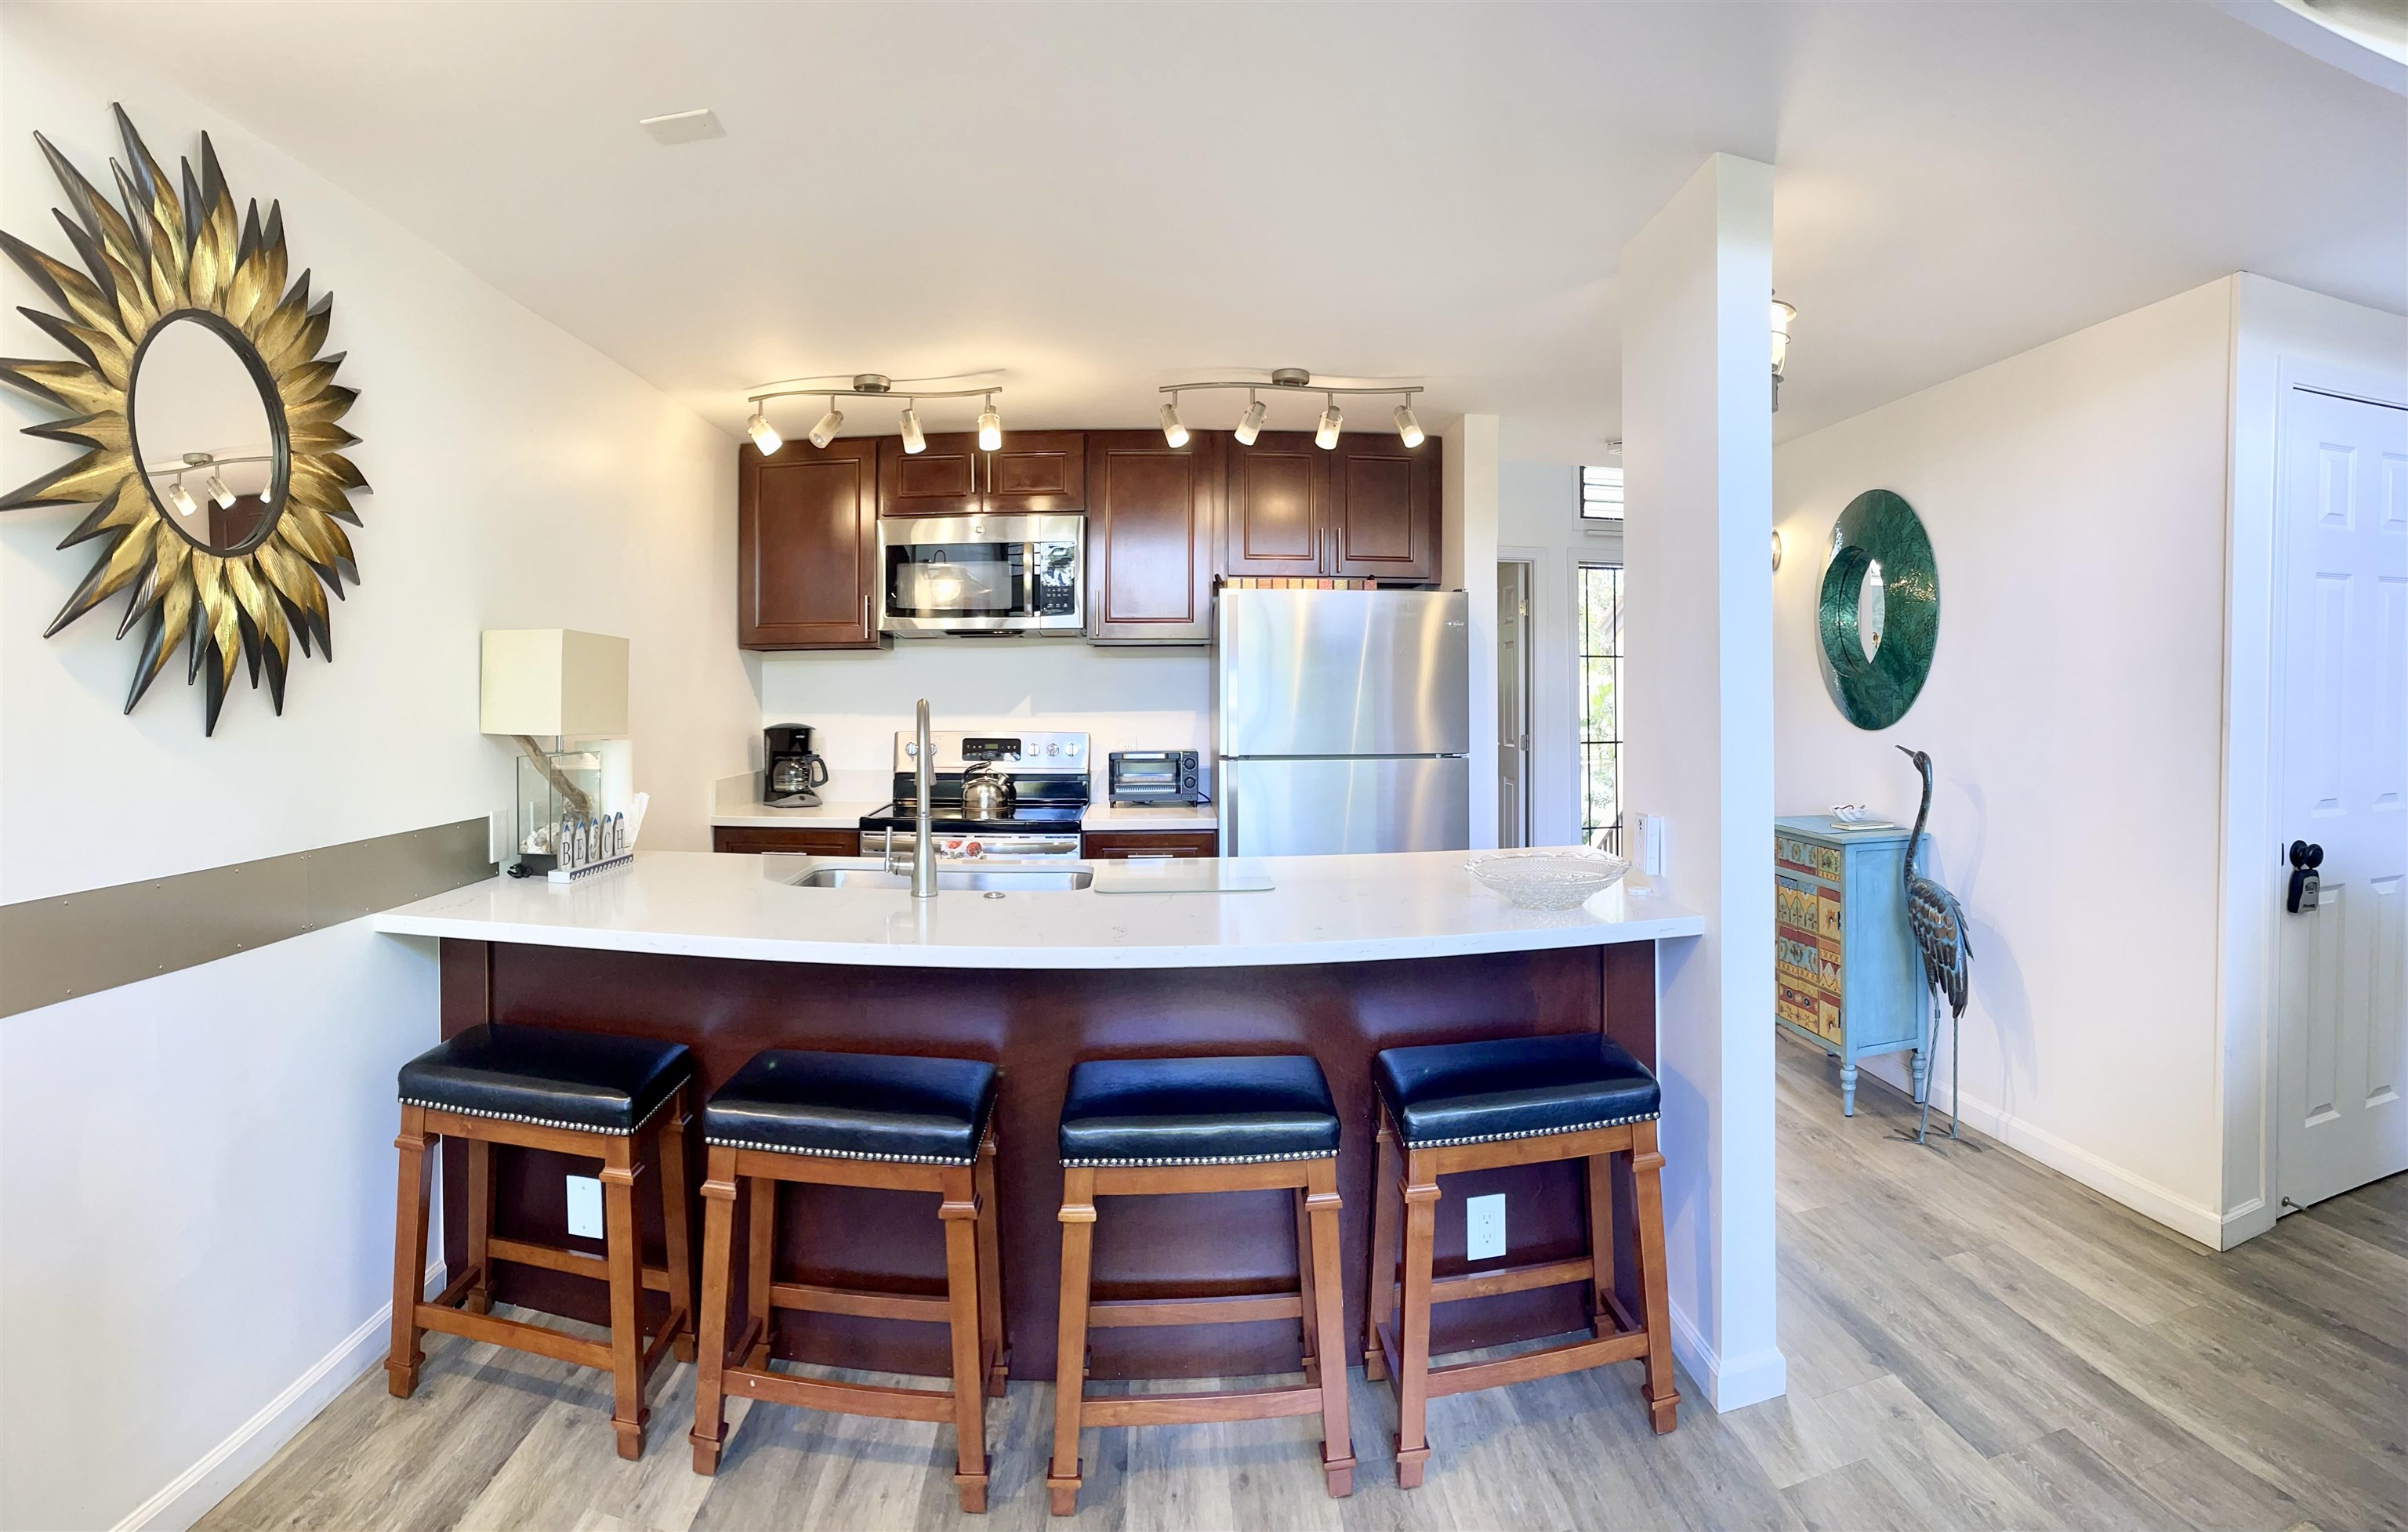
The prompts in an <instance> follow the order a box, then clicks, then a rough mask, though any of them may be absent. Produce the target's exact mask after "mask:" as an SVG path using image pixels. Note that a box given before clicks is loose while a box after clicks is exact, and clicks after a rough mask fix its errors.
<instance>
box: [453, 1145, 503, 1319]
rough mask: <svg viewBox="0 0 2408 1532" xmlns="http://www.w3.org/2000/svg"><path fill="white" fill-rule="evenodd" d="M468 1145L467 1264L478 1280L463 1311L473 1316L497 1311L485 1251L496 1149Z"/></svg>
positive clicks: (490, 1261)
mask: <svg viewBox="0 0 2408 1532" xmlns="http://www.w3.org/2000/svg"><path fill="white" fill-rule="evenodd" d="M457 1141H458V1140H456V1139H455V1140H454V1142H457ZM467 1143H468V1264H469V1265H470V1266H472V1267H475V1268H476V1271H477V1280H476V1281H474V1282H472V1283H470V1284H469V1287H468V1292H467V1296H466V1297H465V1298H463V1299H462V1300H461V1304H460V1307H461V1308H463V1309H465V1310H467V1311H468V1312H470V1313H472V1314H488V1313H491V1312H493V1310H494V1263H493V1258H492V1256H491V1255H489V1254H488V1253H487V1251H486V1246H487V1243H488V1242H489V1241H490V1240H491V1239H492V1238H493V1237H494V1146H493V1145H491V1144H489V1143H487V1142H485V1140H484V1139H482V1138H470V1139H469V1140H467Z"/></svg>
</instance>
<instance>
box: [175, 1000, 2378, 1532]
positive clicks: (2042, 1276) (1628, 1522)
mask: <svg viewBox="0 0 2408 1532" xmlns="http://www.w3.org/2000/svg"><path fill="white" fill-rule="evenodd" d="M1836 1072H1837V1071H1836V1066H1834V1065H1831V1064H1828V1063H1827V1062H1826V1061H1825V1060H1824V1059H1823V1058H1822V1057H1821V1055H1819V1054H1817V1053H1814V1052H1811V1051H1809V1050H1807V1049H1804V1048H1802V1047H1799V1046H1797V1045H1793V1044H1788V1043H1785V1044H1783V1046H1782V1047H1781V1048H1780V1050H1779V1077H1778V1079H1779V1113H1780V1123H1779V1146H1780V1148H1779V1153H1780V1171H1779V1207H1780V1238H1781V1256H1780V1259H1781V1340H1782V1346H1783V1349H1784V1350H1785V1352H1786V1353H1787V1354H1788V1358H1789V1393H1788V1395H1787V1396H1785V1397H1784V1398H1780V1399H1775V1400H1772V1401H1771V1402H1770V1403H1767V1404H1761V1405H1756V1406H1754V1407H1752V1408H1750V1409H1746V1410H1736V1411H1734V1412H1732V1413H1730V1414H1728V1415H1716V1414H1714V1413H1713V1411H1712V1410H1707V1409H1705V1408H1703V1407H1702V1406H1700V1405H1699V1404H1696V1403H1694V1402H1691V1403H1688V1404H1686V1405H1684V1409H1683V1410H1682V1412H1681V1425H1680V1429H1679V1430H1677V1431H1676V1432H1674V1433H1673V1434H1672V1435H1670V1436H1669V1437H1663V1438H1658V1437H1656V1435H1655V1434H1654V1433H1653V1432H1651V1431H1650V1430H1649V1429H1648V1427H1647V1418H1646V1413H1645V1411H1644V1410H1643V1409H1642V1408H1641V1404H1640V1399H1639V1392H1638V1379H1639V1374H1638V1367H1639V1364H1637V1363H1626V1364H1623V1365H1621V1366H1618V1367H1611V1368H1606V1369H1603V1370H1601V1371H1598V1372H1591V1373H1585V1374H1579V1375H1575V1376H1572V1377H1568V1378H1557V1379H1551V1380H1548V1381H1545V1382H1536V1383H1524V1384H1520V1385H1517V1386H1515V1387H1512V1388H1507V1389H1500V1390H1494V1391H1490V1392H1488V1393H1484V1394H1477V1395H1468V1396H1458V1397H1455V1398H1447V1399H1441V1400H1437V1401H1435V1402H1434V1403H1433V1404H1432V1405H1431V1406H1430V1437H1431V1439H1432V1441H1433V1442H1434V1443H1435V1445H1436V1448H1437V1451H1436V1452H1435V1453H1434V1454H1433V1456H1432V1457H1431V1460H1430V1466H1429V1481H1428V1483H1427V1485H1426V1487H1425V1488H1423V1489H1420V1490H1417V1491H1414V1492H1412V1493H1411V1494H1406V1493H1404V1492H1401V1491H1399V1490H1398V1488H1397V1486H1396V1479H1395V1473H1394V1467H1393V1463H1392V1461H1391V1460H1389V1459H1388V1458H1387V1457H1386V1456H1385V1451H1384V1449H1385V1446H1386V1444H1387V1442H1388V1441H1389V1439H1390V1437H1391V1433H1392V1432H1393V1431H1394V1429H1395V1411H1394V1410H1393V1408H1392V1407H1391V1405H1390V1403H1389V1399H1388V1394H1387V1390H1386V1388H1385V1386H1384V1385H1382V1386H1380V1387H1377V1388H1373V1387H1370V1386H1367V1385H1366V1384H1364V1383H1363V1382H1362V1380H1361V1375H1360V1373H1359V1371H1358V1372H1357V1373H1356V1375H1355V1440H1356V1442H1357V1443H1358V1448H1357V1455H1358V1456H1359V1457H1360V1459H1361V1465H1362V1466H1361V1468H1359V1469H1358V1470H1357V1471H1356V1474H1355V1486H1356V1487H1355V1495H1354V1496H1353V1497H1352V1498H1351V1499H1346V1500H1331V1499H1328V1498H1326V1497H1325V1496H1324V1495H1323V1494H1322V1488H1321V1475H1320V1473H1319V1472H1318V1471H1317V1468H1316V1441H1317V1436H1318V1430H1319V1423H1318V1422H1317V1421H1315V1420H1312V1419H1310V1418H1306V1419H1296V1420H1284V1421H1264V1422H1251V1423H1246V1424H1243V1425H1197V1426H1151V1427H1146V1428H1143V1429H1138V1430H1111V1431H1091V1432H1089V1433H1088V1434H1087V1437H1086V1440H1085V1452H1086V1465H1087V1487H1086V1491H1085V1493H1084V1494H1083V1495H1082V1497H1081V1509H1080V1513H1079V1517H1078V1520H1077V1522H1076V1524H1075V1525H1080V1526H1114V1527H1132V1528H1135V1527H1166V1528H1220V1527H1238V1526H1243V1527H1291V1526H1293V1527H1376V1528H1392V1527H1393V1528H1412V1527H1517V1528H1519V1527H1560V1528H1570V1527H1581V1528H1599V1527H1622V1526H1627V1527H1656V1526H1677V1527H1711V1528H1725V1527H1753V1526H1767V1527H1772V1526H1779V1527H1802V1528H1846V1529H1851V1532H1856V1529H1870V1528H1881V1527H1899V1528H1926V1527H1939V1528H1959V1527H1966V1528H1991V1527H2015V1528H2024V1527H2034V1528H2038V1527H2069V1528H2093V1527H2096V1528H2115V1529H2122V1528H2143V1527H2201V1528H2228V1527H2266V1528H2291V1527H2298V1526H2315V1527H2320V1528H2326V1529H2330V1532H2339V1529H2341V1528H2358V1527H2408V1177H2394V1178H2392V1179H2391V1180H2390V1181H2385V1182H2382V1183H2379V1184H2377V1185H2374V1186H2370V1187H2367V1188H2365V1189H2363V1190H2361V1191H2358V1192H2356V1193H2353V1194H2351V1195H2349V1196H2344V1197H2338V1198H2335V1199H2333V1200H2332V1201H2330V1202H2329V1203H2326V1204H2323V1205H2322V1206H2319V1207H2317V1208H2315V1209H2313V1210H2309V1211H2307V1212H2304V1213H2298V1214H2294V1215H2292V1216H2291V1217H2289V1218H2286V1219H2285V1220H2283V1222H2282V1223H2281V1224H2280V1225H2279V1226H2278V1227H2276V1228H2275V1229H2274V1231H2273V1232H2272V1233H2271V1234H2268V1235H2266V1236H2264V1237H2262V1238H2258V1239H2256V1240H2253V1241H2251V1242H2250V1243H2248V1244H2246V1245H2244V1246H2243V1247H2242V1248H2240V1249H2239V1250H2236V1251H2232V1252H2230V1253H2226V1254H2222V1255H2217V1254H2214V1253H2209V1252H2208V1251H2206V1250H2204V1249H2202V1248H2200V1247H2199V1246H2197V1245H2194V1244H2192V1243H2190V1242H2189V1241H2188V1240H2186V1239H2184V1238H2180V1237H2178V1236H2175V1235H2172V1234H2170V1233H2167V1232H2166V1231H2164V1230H2162V1229H2160V1228H2158V1227H2157V1225H2156V1224H2151V1223H2149V1222H2147V1221H2146V1220H2144V1219H2143V1218H2141V1217H2140V1216H2139V1215H2137V1214H2134V1213H2131V1212H2128V1211H2126V1210H2124V1209H2122V1208H2120V1207H2117V1206H2116V1205H2114V1204H2113V1203H2111V1202H2108V1201H2106V1200H2105V1199H2103V1198H2100V1197H2099V1196H2094V1195H2093V1194H2091V1193H2090V1192H2088V1191H2086V1190H2085V1189H2084V1188H2082V1187H2080V1186H2078V1185H2076V1184H2075V1183H2073V1182H2072V1181H2068V1180H2066V1179H2064V1178H2063V1177H2061V1176H2058V1175H2057V1174H2056V1173H2054V1172H2052V1171H2049V1170H2046V1169H2043V1168H2042V1167H2040V1166H2038V1165H2036V1164H2034V1163H2032V1162H2031V1161H2029V1160H2027V1159H2025V1158H2024V1157H2023V1156H2021V1155H2020V1154H2017V1153H2014V1152H2013V1151H2012V1150H2008V1149H2005V1148H2002V1147H2000V1146H1999V1145H1997V1144H1995V1143H1993V1142H1990V1141H1989V1140H1986V1139H1978V1138H1977V1139H1971V1140H1970V1141H1969V1142H1968V1143H1965V1144H1958V1145H1953V1146H1949V1147H1947V1148H1944V1149H1941V1150H1937V1151H1934V1150H1929V1149H1917V1148H1915V1147H1914V1146H1913V1145H1910V1144H1907V1143H1904V1142H1902V1141H1899V1139H1897V1138H1893V1137H1892V1132H1893V1130H1894V1129H1896V1128H1898V1127H1899V1125H1900V1124H1908V1125H1911V1124H1912V1121H1913V1114H1912V1111H1911V1110H1909V1108H1908V1107H1907V1104H1906V1103H1905V1102H1903V1101H1901V1100H1900V1099H1899V1097H1898V1096H1897V1095H1893V1094H1891V1093H1890V1092H1888V1091H1886V1090H1885V1089H1882V1088H1880V1087H1878V1086H1876V1085H1873V1084H1872V1083H1871V1079H1870V1077H1868V1080H1867V1089H1866V1090H1865V1091H1864V1092H1862V1093H1861V1094H1860V1095H1859V1096H1858V1098H1857V1115H1856V1117H1855V1118H1854V1119H1853V1120H1850V1119H1845V1118H1842V1116H1841V1115H1840V1112H1839V1099H1838V1090H1837V1082H1836ZM426 1355H427V1361H426V1367H425V1371H424V1376H423V1382H421V1384H420V1387H419V1391H418V1395H417V1396H416V1397H415V1398H412V1399H409V1400H406V1401H405V1400H398V1399H394V1398H392V1397H390V1396H387V1394H386V1392H385V1386H384V1372H383V1369H382V1367H377V1368H375V1369H373V1370H371V1371H370V1372H368V1373H367V1374H366V1376H364V1377H362V1378H361V1379H360V1380H359V1382H356V1383H354V1384H353V1385H351V1388H350V1389H348V1390H347V1391H346V1392H345V1393H344V1394H343V1395H342V1396H340V1397H339V1398H337V1400H336V1401H335V1403H334V1404H333V1405H331V1406H329V1407H328V1409H327V1410H325V1411H324V1413H322V1415H320V1416H319V1417H318V1419H316V1420H315V1421H313V1422H311V1423H310V1425H308V1427H307V1428H306V1429H304V1430H303V1431H302V1432H301V1434H300V1435H299V1436H298V1437H296V1438H295V1439H294V1440H293V1441H292V1442H290V1443H289V1444H287V1445H286V1447H285V1448H284V1449H283V1451H281V1452H280V1453H278V1454H277V1455H276V1457H275V1458H274V1459H273V1460H272V1461H271V1462H269V1463H268V1464H267V1466H266V1467H265V1468H262V1469H261V1470H260V1471H259V1472H258V1473H257V1474H255V1475H253V1476H252V1478H251V1480H250V1481H249V1482H246V1483H245V1484H243V1485H242V1486H241V1487H240V1488H239V1489H237V1490H236V1491H235V1493H234V1494H232V1495H231V1496H227V1498H226V1499H225V1500H224V1501H223V1502H222V1504H220V1505H219V1506H218V1508H217V1509H216V1510H215V1511H212V1512H210V1514H209V1515H208V1518H206V1519H205V1520H204V1521H203V1522H202V1523H201V1524H200V1525H201V1526H202V1527H203V1528H204V1529H206V1532H234V1529H237V1528H242V1529H249V1528H267V1527H342V1528H357V1529H363V1532H365V1529H370V1528H394V1529H407V1532H437V1529H445V1528H453V1527H458V1528H467V1529H497V1528H511V1529H520V1528H523V1529H535V1532H619V1529H623V1528H646V1529H657V1532H687V1529H694V1532H704V1529H722V1528H724V1529H748V1532H749V1529H754V1528H779V1527H792V1528H805V1527H808V1528H844V1529H852V1528H884V1527H895V1528H924V1527H939V1526H943V1527H953V1526H963V1527H978V1526H985V1527H992V1528H996V1529H1002V1528H1011V1527H1017V1528H1024V1529H1030V1532H1033V1529H1036V1528H1039V1527H1041V1526H1044V1525H1048V1523H1049V1518H1048V1517H1047V1515H1046V1507H1045V1488H1044V1470H1045V1464H1044V1454H1045V1452H1046V1448H1047V1439H1048V1428H1049V1424H1050V1420H1051V1410H1052V1405H1053V1390H1052V1388H1051V1386H1050V1385H1047V1384H1042V1383H1014V1384H1012V1385H1011V1395H1010V1397H1009V1398H1007V1399H1005V1400H1002V1401H998V1402H996V1404H994V1405H992V1406H991V1407H990V1410H989V1417H988V1418H989V1421H990V1427H989V1429H990V1436H991V1441H992V1447H993V1452H994V1463H993V1468H992V1472H993V1474H994V1480H993V1489H992V1495H993V1498H992V1505H993V1508H994V1509H993V1510H992V1511H991V1512H990V1513H989V1514H988V1515H987V1516H986V1517H985V1518H983V1519H982V1520H981V1519H976V1518H968V1517H962V1516H959V1515H958V1514H957V1513H956V1511H955V1508H954V1503H953V1484H952V1481H951V1472H952V1468H953V1448H952V1445H951V1440H952V1434H951V1432H950V1430H948V1429H946V1428H944V1427H940V1426H936V1425H918V1424H913V1423H908V1422H895V1421H877V1420H866V1419H852V1418H847V1417H841V1416H833V1415H821V1414H815V1413H811V1412H807V1411H803V1410H787V1409H781V1408H778V1407H774V1406H767V1407H762V1408H760V1409H759V1410H754V1411H753V1412H752V1413H751V1414H750V1415H749V1416H748V1415H747V1414H746V1413H745V1410H746V1408H747V1407H746V1405H745V1403H743V1402H741V1401H730V1405H729V1418H730V1421H731V1425H732V1427H733V1428H732V1431H731V1439H730V1443H729V1448H728V1451H727V1454H726V1457H725V1460H724V1465H723V1466H722V1468H721V1469H720V1472H719V1476H718V1477H717V1478H716V1479H703V1478H699V1477H697V1476H696V1475H695V1473H694V1472H693V1471H692V1470H691V1468H689V1466H688V1453H687V1448H686V1442H685V1431H686V1428H687V1426H688V1425H690V1424H691V1415H692V1408H693V1405H692V1401H693V1379H694V1372H693V1369H692V1368H691V1367H680V1366H674V1365H672V1366H671V1367H667V1368H666V1369H664V1371H663V1373H662V1375H661V1377H660V1379H659V1380H658V1381H657V1382H655V1384H654V1387H653V1393H652V1427H651V1432H650V1435H649V1436H648V1438H647V1440H646V1442H645V1455H644V1457H643V1459H642V1461H640V1462H638V1463H624V1462H622V1461H620V1460H619V1459H618V1458H617V1457H616V1456H615V1455H614V1453H613V1451H612V1446H611V1434H610V1430H609V1424H608V1420H607V1417H608V1415H609V1403H610V1399H609V1385H608V1382H607V1380H606V1379H605V1378H604V1377H603V1376H602V1375H601V1374H598V1373H595V1372H588V1371H585V1370H582V1369H580V1368H575V1367H566V1366H562V1365H558V1364H554V1363H551V1362H547V1361H544V1360H542V1359H540V1358H538V1357H533V1356H525V1355H521V1354H519V1353H513V1352H504V1351H499V1350H497V1349H496V1348H495V1347H492V1346H488V1345H471V1344H467V1343H465V1342H463V1341H460V1340H458V1339H453V1338H452V1337H447V1336H429V1337H428V1338H427V1341H426ZM854 1376H862V1375H854ZM1177 1386H1186V1387H1193V1386H1195V1385H1194V1384H1192V1383H1190V1384H1183V1385H1177ZM1682 1389H1683V1392H1684V1395H1685V1396H1688V1397H1689V1398H1690V1399H1691V1400H1692V1401H1694V1400H1695V1398H1696V1394H1695V1391H1694V1388H1693V1385H1692V1384H1691V1383H1690V1382H1689V1381H1688V1380H1687V1379H1686V1378H1685V1377H1684V1379H1683V1380H1682Z"/></svg>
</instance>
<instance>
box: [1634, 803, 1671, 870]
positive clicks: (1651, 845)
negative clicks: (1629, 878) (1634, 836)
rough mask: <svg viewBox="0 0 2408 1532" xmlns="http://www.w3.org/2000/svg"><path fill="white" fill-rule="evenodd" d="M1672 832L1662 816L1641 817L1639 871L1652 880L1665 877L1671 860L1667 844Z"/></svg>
mask: <svg viewBox="0 0 2408 1532" xmlns="http://www.w3.org/2000/svg"><path fill="white" fill-rule="evenodd" d="M1669 836H1670V825H1668V824H1666V823H1664V816H1663V815H1661V814H1641V815H1640V816H1639V870H1640V871H1641V872H1642V873H1644V874H1646V875H1647V876H1648V877H1650V878H1661V877H1663V876H1664V868H1665V865H1666V863H1668V862H1669V861H1670V847H1668V846H1667V845H1666V844H1665V841H1666V840H1667V839H1668V838H1669Z"/></svg>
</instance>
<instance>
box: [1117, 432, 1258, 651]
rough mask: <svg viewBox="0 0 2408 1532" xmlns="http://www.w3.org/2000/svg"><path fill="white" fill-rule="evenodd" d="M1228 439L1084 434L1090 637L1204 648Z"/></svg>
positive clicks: (1210, 434)
mask: <svg viewBox="0 0 2408 1532" xmlns="http://www.w3.org/2000/svg"><path fill="white" fill-rule="evenodd" d="M1228 439H1229V438H1228V436H1227V434H1226V433H1224V432H1217V431H1197V432H1195V433H1193V434H1192V435H1190V436H1189V437H1188V438H1187V445H1186V446H1184V447H1172V446H1170V445H1169V444H1168V443H1167V442H1165V441H1164V440H1163V439H1162V433H1161V432H1159V431H1091V432H1089V433H1087V477H1086V482H1087V485H1088V493H1089V495H1090V497H1091V505H1090V508H1089V510H1088V512H1087V637H1090V638H1094V639H1097V640H1098V641H1102V642H1120V643H1142V642H1154V643H1189V644H1197V643H1204V642H1207V641H1209V640H1210V639H1211V637H1212V549H1213V541H1214V537H1215V534H1216V532H1217V530H1218V524H1217V523H1218V522H1219V514H1218V512H1219V508H1220V498H1221V480H1222V473H1223V467H1222V460H1223V457H1224V455H1225V454H1224V448H1225V445H1226V443H1227V441H1228Z"/></svg>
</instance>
